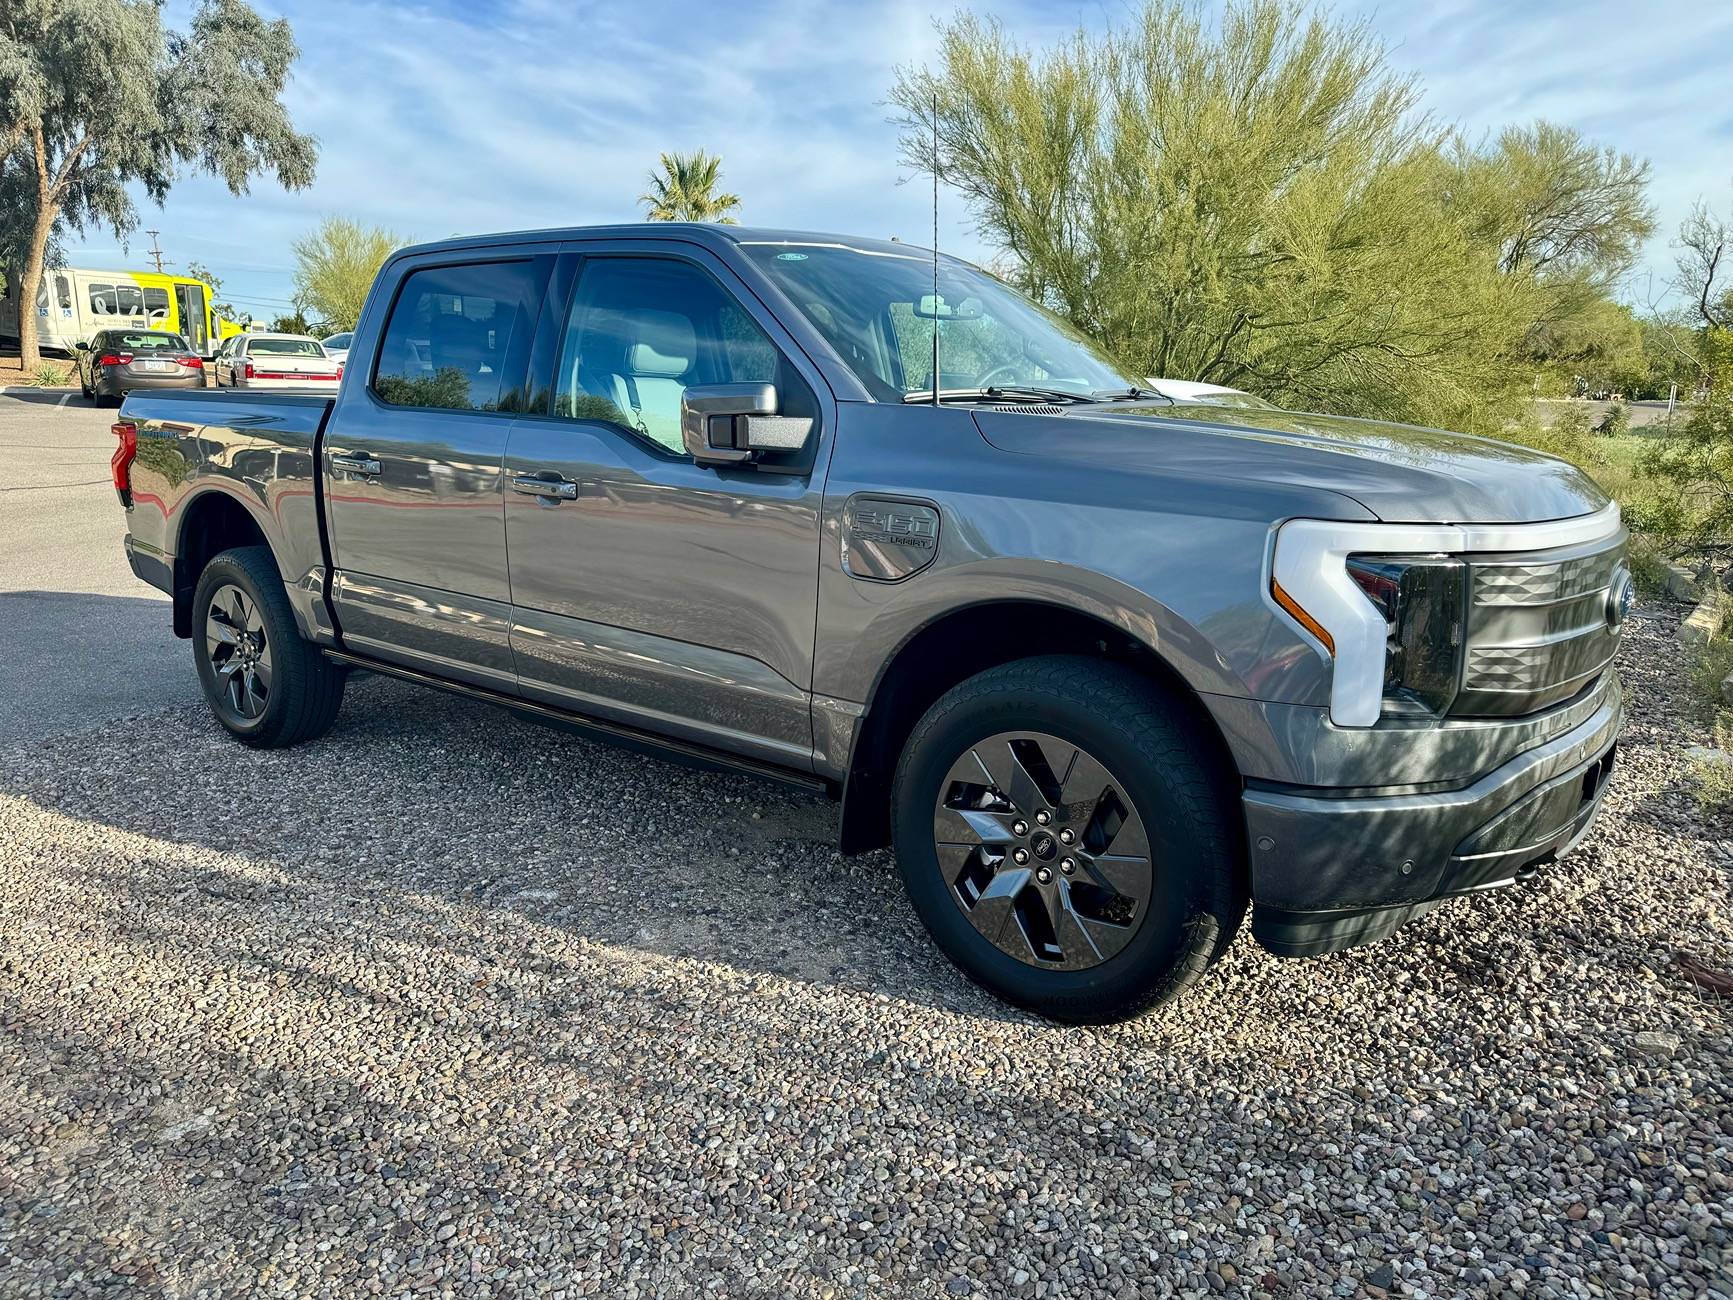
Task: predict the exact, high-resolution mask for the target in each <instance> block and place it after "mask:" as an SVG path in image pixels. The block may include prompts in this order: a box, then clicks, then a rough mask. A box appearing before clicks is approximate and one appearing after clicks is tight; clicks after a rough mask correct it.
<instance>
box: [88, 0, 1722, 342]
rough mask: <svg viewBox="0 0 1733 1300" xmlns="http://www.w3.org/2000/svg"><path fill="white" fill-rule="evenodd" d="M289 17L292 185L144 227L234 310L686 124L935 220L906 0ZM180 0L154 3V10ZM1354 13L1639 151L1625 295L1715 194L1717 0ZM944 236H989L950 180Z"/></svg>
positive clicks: (1464, 118) (1428, 73) (731, 171)
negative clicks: (390, 233)
mask: <svg viewBox="0 0 1733 1300" xmlns="http://www.w3.org/2000/svg"><path fill="white" fill-rule="evenodd" d="M255 3H256V4H257V6H258V8H260V9H261V10H262V11H266V12H270V13H279V12H284V13H287V14H288V16H289V18H290V20H291V21H292V23H293V24H294V27H295V33H296V37H297V39H298V40H299V42H300V45H301V50H302V57H301V61H300V63H299V64H298V65H297V69H296V74H295V79H294V83H293V85H292V86H291V88H290V91H289V95H288V101H289V104H290V108H291V111H292V112H293V114H294V117H295V120H296V122H297V123H298V124H299V126H300V127H301V129H303V130H306V131H311V132H312V133H313V134H314V135H315V136H317V137H318V139H319V143H320V162H319V172H318V179H317V181H316V182H315V184H314V186H313V188H312V189H311V190H307V191H303V192H299V193H294V194H287V193H284V192H283V191H282V190H281V189H280V188H278V187H277V186H276V185H275V184H274V183H271V182H269V181H260V182H259V183H257V184H256V185H255V186H254V188H253V191H252V193H251V194H250V195H249V196H247V197H245V198H234V197H232V196H230V195H229V194H228V192H227V190H226V189H225V188H224V187H222V186H221V185H220V184H216V183H214V182H211V181H209V180H206V179H202V178H198V179H189V180H187V181H185V182H183V183H182V184H181V185H180V186H178V187H177V188H176V189H175V191H174V192H173V193H172V194H171V196H170V198H169V200H168V203H167V205H166V207H164V208H163V209H161V210H158V209H156V208H154V207H151V206H149V205H146V204H141V211H140V215H141V218H142V221H141V228H149V227H154V228H156V229H157V230H159V231H160V232H161V236H160V238H161V242H162V246H163V250H164V254H165V257H166V259H167V260H168V261H170V262H172V263H176V264H184V263H186V262H188V261H198V262H202V263H204V264H206V265H207V266H209V267H211V268H212V270H214V271H215V272H216V273H217V274H218V275H219V276H222V277H223V278H224V280H225V282H226V284H225V291H226V293H227V294H228V295H229V296H230V297H232V298H233V300H234V301H235V302H236V305H237V306H238V307H240V308H242V309H243V310H251V311H253V312H254V313H256V314H259V315H264V316H269V315H272V314H275V313H276V312H277V311H279V310H285V309H286V308H287V303H288V299H289V297H290V292H291V287H290V286H291V274H292V258H291V255H290V253H289V248H288V245H289V241H290V240H291V239H293V238H294V237H295V236H297V235H299V234H301V233H302V232H304V231H305V230H307V229H308V228H310V227H311V226H313V225H314V224H315V223H316V222H317V221H318V220H319V218H320V217H321V216H322V215H324V214H326V213H342V214H345V215H351V216H356V217H359V218H361V219H364V220H367V221H372V222H376V223H378V224H381V225H384V226H386V227H388V228H390V229H392V230H395V231H398V232H400V233H402V234H403V235H405V236H410V237H414V238H418V239H434V238H441V237H444V236H447V235H452V234H458V233H466V232H474V231H485V230H508V229H523V228H529V227H536V226H550V225H575V224H583V223H587V222H602V221H630V220H637V219H639V217H640V216H641V210H640V209H639V207H638V205H637V204H636V202H635V200H636V196H637V195H638V194H639V193H640V192H642V190H643V189H644V182H645V175H646V173H647V171H648V170H649V167H650V165H651V164H652V163H653V162H654V160H655V158H656V155H657V153H658V151H660V150H663V149H668V148H681V149H692V148H700V147H701V148H705V149H709V150H710V151H712V152H717V153H720V154H721V155H722V157H723V160H724V183H725V185H726V186H727V188H729V189H732V190H734V191H736V192H737V193H739V194H741V195H742V196H743V198H744V200H745V204H744V207H743V209H742V214H741V215H742V217H743V219H744V220H746V221H748V222H750V223H753V224H762V225H780V226H791V227H809V228H817V229H830V230H841V231H846V232H850V233H856V234H863V235H876V236H886V235H898V236H901V237H902V238H905V239H908V240H911V241H916V242H920V243H923V244H924V243H926V242H928V238H929V235H930V231H931V214H930V208H929V202H930V200H929V190H928V188H927V186H926V185H925V184H923V183H916V184H901V183H899V182H901V181H903V180H904V175H903V173H902V172H901V171H900V169H899V168H898V166H897V161H896V152H897V151H896V131H895V129H894V128H893V127H891V126H890V125H889V124H888V122H887V120H886V119H887V116H888V109H887V108H886V107H885V105H884V103H883V101H884V98H885V95H886V93H887V90H888V88H889V86H890V84H891V82H892V80H893V76H894V70H895V68H896V67H897V66H898V65H901V64H908V63H918V62H922V61H924V60H926V59H927V58H928V57H929V56H930V55H931V53H932V50H933V48H934V44H935V40H934V36H933V30H932V17H933V15H934V13H941V14H944V13H949V12H950V10H949V7H948V6H944V7H940V8H937V9H935V8H934V7H933V6H931V5H928V4H915V3H907V2H905V0H883V2H881V3H871V2H870V0H853V2H842V0H741V2H739V3H715V2H714V0H634V2H633V3H631V4H619V3H608V4H602V3H587V2H584V0H576V2H562V0H470V2H469V3H451V2H440V3H432V2H428V3H385V2H383V0H316V2H315V3H311V4H308V3H299V4H296V5H294V6H293V7H292V8H291V7H288V6H283V5H281V4H277V3H272V0H255ZM978 8H980V9H981V10H982V11H985V12H992V13H996V14H998V15H999V16H1000V17H1001V18H1003V19H1004V20H1005V22H1006V23H1007V25H1008V26H1010V27H1011V29H1012V30H1013V31H1015V32H1016V33H1018V34H1019V35H1020V36H1021V37H1022V38H1023V39H1024V40H1025V42H1026V43H1030V44H1037V45H1038V44H1042V43H1046V42H1047V41H1050V40H1052V39H1053V38H1055V37H1057V36H1059V35H1061V34H1063V33H1065V32H1067V31H1069V30H1071V29H1072V28H1074V27H1076V26H1077V25H1079V24H1082V25H1084V26H1088V27H1101V26H1104V25H1106V24H1108V23H1109V22H1112V21H1114V20H1115V19H1117V18H1119V17H1121V16H1123V15H1124V14H1125V13H1126V12H1127V6H1126V5H1124V4H1121V3H1105V4H1104V3H1094V4H1040V3H1028V2H1026V0H1025V2H1018V3H1003V4H995V5H982V6H978ZM190 9H191V5H190V4H189V3H188V2H187V0H171V2H170V3H169V5H168V9H167V12H168V17H169V21H170V23H171V25H174V26H182V25H184V23H185V19H186V15H187V14H188V12H189V11H190ZM1337 9H1338V12H1342V13H1346V14H1352V15H1358V16H1364V17H1366V18H1367V19H1368V20H1369V21H1370V22H1371V24H1372V26H1373V28H1374V29H1375V31H1376V32H1377V33H1378V35H1379V36H1380V37H1381V38H1382V39H1383V40H1384V41H1385V42H1386V43H1387V44H1388V45H1389V46H1390V51H1391V59H1392V62H1393V63H1394V65H1395V66H1396V67H1397V68H1399V69H1401V70H1403V71H1406V72H1411V73H1413V74H1415V75H1416V76H1418V77H1419V79H1420V80H1421V82H1422V84H1423V85H1424V87H1425V89H1426V104H1427V106H1428V107H1429V108H1430V109H1431V111H1432V112H1433V113H1435V114H1436V115H1437V116H1439V117H1441V118H1443V119H1444V120H1447V121H1452V122H1457V123H1460V124H1461V125H1463V126H1464V127H1466V128H1467V129H1469V130H1470V131H1473V132H1476V133H1478V132H1481V131H1485V130H1488V129H1493V128H1496V127H1498V126H1500V125H1502V124H1504V123H1507V122H1511V121H1524V120H1529V119H1532V118H1534V117H1537V116H1544V117H1548V118H1552V119H1554V120H1557V121H1561V122H1565V123H1568V124H1570V125H1573V126H1576V127H1577V128H1579V129H1580V130H1582V131H1583V132H1584V133H1586V134H1587V135H1589V136H1591V137H1592V138H1594V139H1596V140H1597V141H1600V142H1603V143H1606V144H1610V145H1613V146H1615V147H1617V148H1619V149H1623V150H1626V151H1628V152H1631V153H1634V154H1637V155H1639V156H1642V157H1646V158H1648V159H1649V160H1650V162H1651V164H1652V166H1653V184H1652V188H1651V194H1652V197H1653V200H1654V202H1655V205H1656V207H1657V209H1658V215H1659V221H1660V232H1659V233H1658V235H1657V237H1656V238H1655V240H1654V241H1652V243H1651V245H1650V247H1649V249H1648V250H1647V254H1646V257H1645V261H1644V267H1643V269H1642V270H1641V271H1639V273H1638V275H1637V276H1636V277H1635V280H1634V283H1633V284H1631V285H1630V286H1628V288H1627V294H1626V296H1627V297H1629V298H1630V299H1631V300H1633V301H1636V302H1639V303H1640V302H1642V301H1643V300H1645V299H1646V298H1648V297H1650V296H1652V295H1658V294H1660V293H1661V292H1662V291H1663V290H1664V282H1665V280H1666V279H1667V277H1668V276H1669V275H1670V274H1671V270H1672V253H1671V251H1670V249H1669V248H1668V243H1669V241H1670V240H1671V238H1672V237H1673V235H1674V233H1675V232H1676V230H1677V228H1678V225H1679V221H1680V220H1681V218H1682V217H1683V216H1684V215H1685V214H1686V212H1687V211H1688V210H1689V207H1690V204H1691V202H1692V200H1693V199H1694V198H1695V197H1697V196H1698V195H1707V196H1709V197H1710V198H1711V199H1712V200H1713V201H1714V202H1715V203H1717V205H1719V206H1721V207H1722V208H1724V209H1726V208H1733V100H1730V99H1729V98H1728V96H1727V94H1726V87H1727V85H1728V75H1729V74H1728V69H1729V68H1730V67H1733V5H1726V4H1719V3H1717V4H1703V3H1700V2H1699V3H1684V2H1677V3H1672V2H1670V3H1660V4H1651V5H1648V6H1642V7H1638V6H1633V5H1631V4H1629V3H1628V0H1627V2H1626V3H1614V2H1613V0H1580V2H1578V3H1561V2H1559V0H1528V2H1527V3H1523V4H1511V3H1508V2H1506V0H1441V2H1437V3H1409V4H1398V3H1387V4H1385V5H1382V6H1373V5H1357V4H1353V3H1347V4H1339V5H1338V6H1337ZM941 240H942V241H943V242H944V243H945V245H946V247H947V248H949V249H950V250H952V251H955V252H958V253H961V254H964V255H973V254H979V253H981V252H982V246H981V243H980V241H979V239H978V238H977V237H976V236H975V234H974V233H973V230H972V228H971V226H970V223H969V219H968V216H967V213H966V212H965V210H964V208H963V206H962V203H961V201H960V199H956V198H953V197H948V196H947V198H946V199H945V201H944V220H943V223H942V227H941ZM149 243H150V241H149V239H148V237H146V236H144V235H142V234H139V235H136V236H134V237H133V239H132V240H131V253H130V255H129V254H126V253H123V251H122V250H121V248H119V247H118V246H117V245H116V242H115V240H114V239H113V237H112V236H111V235H108V234H106V233H104V232H94V233H92V234H90V235H88V236H86V237H85V238H84V239H83V240H82V241H78V240H74V241H72V242H71V243H70V246H69V249H68V253H69V260H70V261H72V262H74V263H76V264H81V265H98V266H115V265H141V264H143V257H142V253H143V251H144V250H145V249H147V248H148V247H149Z"/></svg>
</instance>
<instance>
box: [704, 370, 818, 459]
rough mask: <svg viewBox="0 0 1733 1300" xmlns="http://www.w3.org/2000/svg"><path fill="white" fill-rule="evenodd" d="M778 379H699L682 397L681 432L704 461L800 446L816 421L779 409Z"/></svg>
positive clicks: (785, 449)
mask: <svg viewBox="0 0 1733 1300" xmlns="http://www.w3.org/2000/svg"><path fill="white" fill-rule="evenodd" d="M776 411H777V396H776V385H775V384H695V385H693V386H692V387H690V388H688V389H687V390H686V391H685V393H684V394H683V395H682V396H681V398H680V437H681V440H682V441H683V442H684V443H685V444H686V451H687V454H688V455H690V456H691V457H692V459H693V460H695V461H697V462H698V463H699V464H700V465H738V464H741V463H742V462H744V461H749V460H751V459H752V458H753V457H754V456H756V455H757V454H758V453H759V452H761V451H799V450H800V449H801V448H802V447H804V446H806V440H807V438H808V437H810V436H811V434H812V421H811V420H803V419H794V418H792V417H788V416H782V415H778V414H777V413H776Z"/></svg>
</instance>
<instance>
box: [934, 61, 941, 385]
mask: <svg viewBox="0 0 1733 1300" xmlns="http://www.w3.org/2000/svg"><path fill="white" fill-rule="evenodd" d="M939 316H940V312H939V92H938V91H936V90H935V91H934V92H933V405H934V406H937V405H938V404H939V325H940V320H939Z"/></svg>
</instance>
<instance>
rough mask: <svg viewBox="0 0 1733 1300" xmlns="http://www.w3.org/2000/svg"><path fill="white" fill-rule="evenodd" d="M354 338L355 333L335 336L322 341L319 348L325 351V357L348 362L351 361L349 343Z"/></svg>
mask: <svg viewBox="0 0 1733 1300" xmlns="http://www.w3.org/2000/svg"><path fill="white" fill-rule="evenodd" d="M354 337H355V335H354V334H353V333H343V334H333V335H331V337H330V338H324V339H320V340H319V346H320V347H322V348H324V349H325V355H326V356H328V357H330V358H331V360H333V361H347V360H348V359H349V341H350V340H351V339H353V338H354Z"/></svg>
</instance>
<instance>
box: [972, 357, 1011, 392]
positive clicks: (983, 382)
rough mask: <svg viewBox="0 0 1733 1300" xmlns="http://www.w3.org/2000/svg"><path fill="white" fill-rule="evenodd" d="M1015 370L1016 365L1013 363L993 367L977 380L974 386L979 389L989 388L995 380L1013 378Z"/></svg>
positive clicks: (1008, 362)
mask: <svg viewBox="0 0 1733 1300" xmlns="http://www.w3.org/2000/svg"><path fill="white" fill-rule="evenodd" d="M1016 369H1017V363H1016V362H1015V361H1007V362H1005V363H1004V364H1003V365H999V366H994V367H993V368H992V369H991V370H989V371H988V372H987V373H986V374H984V375H982V376H981V377H980V378H979V379H977V380H976V381H975V384H976V385H977V386H978V387H980V388H991V387H992V386H993V381H994V380H995V379H1013V378H1015V377H1016V375H1015V371H1016Z"/></svg>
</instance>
